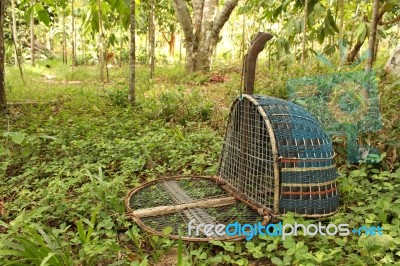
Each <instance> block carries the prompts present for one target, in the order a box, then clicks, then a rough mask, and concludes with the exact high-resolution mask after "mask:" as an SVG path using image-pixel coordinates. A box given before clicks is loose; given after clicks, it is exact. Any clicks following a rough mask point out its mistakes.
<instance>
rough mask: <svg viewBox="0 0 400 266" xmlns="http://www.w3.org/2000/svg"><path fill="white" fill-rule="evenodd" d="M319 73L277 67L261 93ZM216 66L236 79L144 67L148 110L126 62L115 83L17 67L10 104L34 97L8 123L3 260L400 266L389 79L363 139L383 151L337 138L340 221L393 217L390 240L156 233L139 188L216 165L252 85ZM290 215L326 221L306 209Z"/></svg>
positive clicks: (386, 223) (83, 69)
mask: <svg viewBox="0 0 400 266" xmlns="http://www.w3.org/2000/svg"><path fill="white" fill-rule="evenodd" d="M46 64H48V65H51V68H46V67H45V65H46ZM307 65H310V66H311V65H313V64H312V63H310V64H307ZM314 65H315V64H314ZM298 68H299V67H298ZM299 69H300V68H299ZM307 70H308V73H315V74H318V71H321V70H320V69H317V68H312V67H310V69H302V70H301V71H300V70H297V68H296V66H293V67H292V68H291V70H290V71H288V70H287V68H286V67H284V68H283V67H282V68H280V67H279V66H276V67H275V68H272V69H267V68H261V70H260V71H261V73H265V74H266V75H262V76H263V77H265V78H263V79H262V80H261V81H258V85H257V86H259V87H260V88H262V89H259V92H260V93H263V94H269V95H272V96H276V97H281V98H285V97H286V95H285V84H286V81H287V79H288V78H289V77H293V73H296V75H299V76H300V75H302V74H303V73H307ZM215 73H218V75H224V76H225V77H226V79H224V81H223V82H218V83H214V82H213V81H211V80H212V74H209V75H200V74H196V75H193V76H191V77H190V78H188V77H187V76H186V74H185V72H184V69H183V66H181V65H177V66H173V67H163V68H159V69H157V71H156V74H155V78H154V79H153V80H149V79H148V74H147V70H146V69H144V68H141V67H139V69H138V73H137V77H138V78H137V88H138V100H137V105H136V106H135V107H129V105H128V104H127V101H126V98H127V85H126V77H127V76H128V69H127V68H126V66H123V67H122V68H114V69H112V70H111V71H110V83H108V84H104V85H103V84H100V83H99V82H98V77H97V69H95V68H94V67H91V66H79V67H76V68H74V69H71V68H70V67H67V66H65V65H62V64H60V63H59V62H58V61H55V60H54V61H45V62H39V64H38V66H36V67H32V68H27V71H26V72H25V78H26V85H24V84H23V83H22V82H21V81H20V79H19V77H18V70H17V69H16V68H12V67H10V68H7V69H6V74H7V88H8V91H7V93H8V95H7V96H8V100H9V101H10V102H15V103H18V102H24V101H25V102H26V101H30V102H34V103H29V104H15V105H12V106H10V114H9V115H7V116H3V117H1V118H0V125H1V126H0V176H1V178H0V183H1V184H0V201H1V202H3V203H4V210H3V213H2V214H1V216H0V220H1V221H0V265H168V263H170V262H171V261H172V263H173V264H171V265H175V264H178V265H393V264H396V263H398V261H399V260H400V193H399V192H400V168H399V158H398V157H397V152H398V150H399V148H400V134H399V130H400V127H399V124H400V117H399V114H398V108H397V106H398V104H399V102H400V96H399V95H400V93H399V92H400V85H399V82H398V81H397V80H396V79H394V78H390V77H383V76H382V77H381V79H380V81H379V82H380V83H379V88H380V93H381V111H382V115H383V126H384V128H383V130H382V131H381V132H379V133H370V134H369V135H364V136H363V140H364V141H365V142H368V143H370V144H374V145H375V146H377V147H378V148H379V150H380V151H381V152H382V153H381V155H380V156H375V157H374V156H372V157H371V158H369V159H368V160H365V161H364V162H361V163H360V164H359V165H356V166H354V165H347V164H346V163H345V162H344V160H345V158H346V154H345V148H344V147H345V140H344V139H343V138H340V137H338V138H335V139H334V140H333V141H334V144H335V150H336V153H337V154H338V155H337V164H338V166H339V167H340V169H339V170H340V171H339V172H340V177H339V184H340V185H339V189H340V192H341V208H340V211H339V213H338V214H337V215H335V216H333V217H330V218H329V219H328V221H329V222H332V223H336V224H339V223H349V224H350V225H351V226H360V225H363V224H364V225H381V226H382V227H383V228H384V236H382V237H379V236H376V237H365V236H361V237H358V236H353V235H352V236H347V237H335V236H329V237H322V236H314V237H310V236H297V237H288V238H287V239H285V241H282V240H281V239H280V238H278V237H270V236H265V237H262V236H260V237H256V238H254V239H253V240H252V241H249V242H238V243H225V242H220V241H213V242H211V243H209V244H193V243H192V244H187V243H182V242H181V241H172V240H169V239H167V238H162V237H158V236H150V235H148V234H147V233H144V232H142V231H141V230H140V229H139V228H138V227H136V226H135V224H134V223H133V222H132V221H131V220H129V219H128V218H127V217H126V216H125V206H124V197H125V195H126V193H127V192H128V191H129V190H130V189H131V188H133V187H135V186H137V185H139V184H141V183H143V182H144V181H149V180H153V179H156V178H158V177H161V176H168V175H180V174H201V175H212V174H214V173H215V171H216V167H217V163H218V156H219V153H220V149H221V143H222V138H223V134H224V123H225V121H226V117H227V115H228V113H229V108H230V104H231V102H232V100H233V99H234V97H236V95H237V94H238V92H239V84H240V75H239V73H238V72H235V71H231V70H229V69H225V68H222V69H217V70H215ZM50 75H51V76H53V77H52V78H49V76H50ZM266 80H268V81H269V82H268V85H266V83H267V82H266ZM149 200H151V199H149ZM283 221H284V222H287V223H290V222H294V221H296V222H298V223H300V222H301V223H303V224H306V225H307V224H310V223H317V222H318V220H310V219H304V218H301V217H298V216H294V215H287V216H286V217H284V218H283ZM166 233H168V232H166ZM171 258H172V259H171Z"/></svg>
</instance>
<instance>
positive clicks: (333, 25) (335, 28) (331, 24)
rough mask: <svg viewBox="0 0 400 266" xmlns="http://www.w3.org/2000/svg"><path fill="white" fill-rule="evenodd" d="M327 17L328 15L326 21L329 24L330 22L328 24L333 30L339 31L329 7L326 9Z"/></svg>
mask: <svg viewBox="0 0 400 266" xmlns="http://www.w3.org/2000/svg"><path fill="white" fill-rule="evenodd" d="M327 17H328V21H329V24H330V26H331V27H332V29H333V30H334V31H336V32H339V29H338V27H337V26H336V22H335V19H334V18H333V16H332V12H331V10H330V9H328V13H327Z"/></svg>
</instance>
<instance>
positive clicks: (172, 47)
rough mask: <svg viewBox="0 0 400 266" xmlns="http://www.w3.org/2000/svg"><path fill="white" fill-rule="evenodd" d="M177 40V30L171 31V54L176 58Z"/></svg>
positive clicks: (169, 43)
mask: <svg viewBox="0 0 400 266" xmlns="http://www.w3.org/2000/svg"><path fill="white" fill-rule="evenodd" d="M175 42H176V35H175V32H174V31H173V32H171V38H170V39H169V42H168V45H169V56H170V57H172V58H174V56H175Z"/></svg>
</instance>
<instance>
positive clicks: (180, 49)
mask: <svg viewBox="0 0 400 266" xmlns="http://www.w3.org/2000/svg"><path fill="white" fill-rule="evenodd" d="M182 44H183V39H182V33H180V34H179V63H181V62H182Z"/></svg>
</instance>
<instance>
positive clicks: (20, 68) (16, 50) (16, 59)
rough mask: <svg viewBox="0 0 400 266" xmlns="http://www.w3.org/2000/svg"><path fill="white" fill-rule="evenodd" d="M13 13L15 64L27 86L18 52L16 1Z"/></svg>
mask: <svg viewBox="0 0 400 266" xmlns="http://www.w3.org/2000/svg"><path fill="white" fill-rule="evenodd" d="M11 12H12V39H13V44H14V56H15V58H14V60H15V62H14V64H15V65H17V66H18V69H19V75H20V76H21V80H22V82H23V83H24V84H25V81H24V74H23V72H22V66H21V60H20V58H19V51H18V44H17V43H18V41H17V40H18V36H17V23H16V19H15V0H11Z"/></svg>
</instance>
